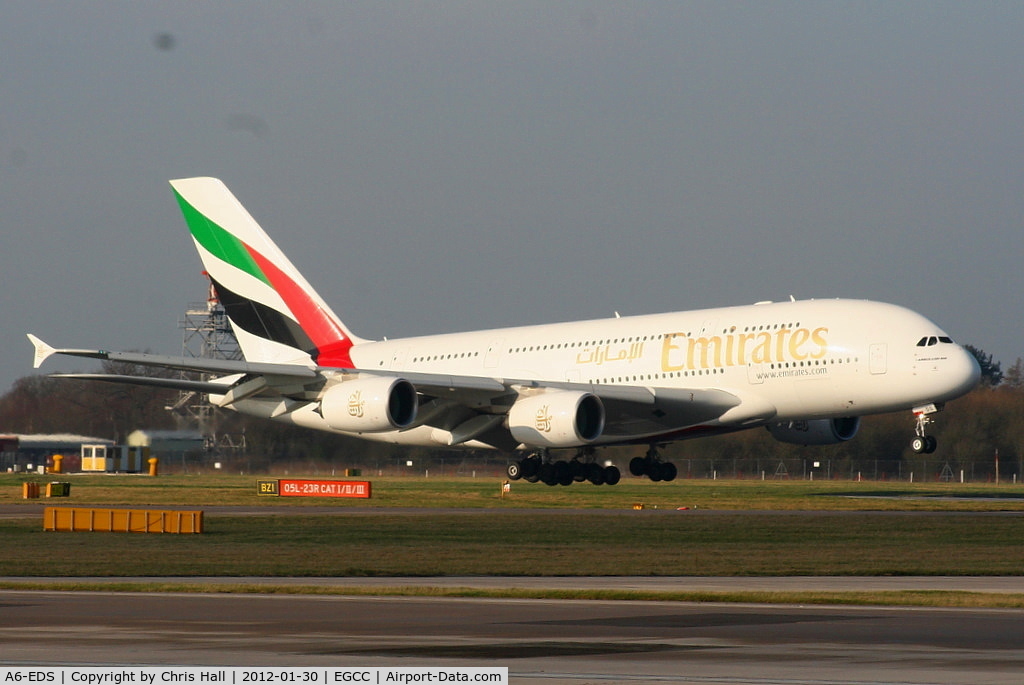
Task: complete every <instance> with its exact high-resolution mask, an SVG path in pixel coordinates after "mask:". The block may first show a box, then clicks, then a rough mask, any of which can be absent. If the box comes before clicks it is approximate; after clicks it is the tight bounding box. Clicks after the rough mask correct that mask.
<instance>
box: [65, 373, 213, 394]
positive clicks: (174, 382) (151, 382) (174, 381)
mask: <svg viewBox="0 0 1024 685" xmlns="http://www.w3.org/2000/svg"><path fill="white" fill-rule="evenodd" d="M50 378H70V379H72V380H80V381H104V382H106V383H126V384H128V385H148V386H152V387H156V388H170V389H172V390H185V391H191V392H201V393H211V394H215V395H216V394H222V393H224V392H225V390H226V388H227V387H230V386H225V385H224V384H223V383H216V382H213V381H190V380H187V379H184V378H156V377H153V376H124V375H118V374H112V373H54V374H51V375H50Z"/></svg>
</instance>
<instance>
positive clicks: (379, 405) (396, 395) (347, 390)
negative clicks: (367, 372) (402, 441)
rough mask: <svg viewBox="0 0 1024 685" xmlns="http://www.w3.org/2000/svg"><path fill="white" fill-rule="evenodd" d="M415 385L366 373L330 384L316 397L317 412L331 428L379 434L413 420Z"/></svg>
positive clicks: (417, 403) (417, 402)
mask: <svg viewBox="0 0 1024 685" xmlns="http://www.w3.org/2000/svg"><path fill="white" fill-rule="evenodd" d="M418 408H419V399H418V397H417V395H416V388H415V387H413V384H412V383H410V382H409V381H407V380H405V379H404V378H389V377H387V376H368V377H364V378H357V379H355V380H351V381H343V382H341V383H338V384H337V385H333V386H331V387H330V388H328V389H327V391H326V392H324V396H323V398H322V399H321V400H320V413H321V415H322V416H323V417H324V421H326V422H327V425H328V426H330V427H331V428H333V429H335V430H341V431H350V432H353V433H382V432H386V431H390V430H395V429H397V428H406V427H408V426H410V425H412V422H413V421H415V420H416V411H417V409H418Z"/></svg>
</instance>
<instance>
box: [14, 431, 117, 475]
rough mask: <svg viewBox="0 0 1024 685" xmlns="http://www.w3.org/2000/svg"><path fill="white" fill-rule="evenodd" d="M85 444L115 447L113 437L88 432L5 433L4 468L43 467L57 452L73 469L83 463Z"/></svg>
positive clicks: (107, 447) (70, 470)
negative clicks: (96, 435)
mask: <svg viewBox="0 0 1024 685" xmlns="http://www.w3.org/2000/svg"><path fill="white" fill-rule="evenodd" d="M85 445H92V446H100V447H102V448H104V449H110V450H112V449H113V448H114V441H113V440H105V439H103V438H94V437H90V436H87V435H74V434H70V433H55V434H50V435H21V434H12V435H2V436H0V470H3V471H15V472H17V471H38V470H39V467H44V468H51V467H52V466H53V457H54V455H57V454H59V455H62V456H63V457H64V462H63V464H62V467H63V470H64V471H68V472H72V471H78V470H80V469H81V467H82V462H81V455H82V448H83V446H85Z"/></svg>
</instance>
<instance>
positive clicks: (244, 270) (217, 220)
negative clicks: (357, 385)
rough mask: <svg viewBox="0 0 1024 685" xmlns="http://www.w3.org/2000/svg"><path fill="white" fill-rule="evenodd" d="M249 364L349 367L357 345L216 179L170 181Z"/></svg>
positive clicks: (342, 325)
mask: <svg viewBox="0 0 1024 685" xmlns="http://www.w3.org/2000/svg"><path fill="white" fill-rule="evenodd" d="M171 186H172V187H173V188H174V193H175V195H176V196H177V198H178V204H179V205H180V206H181V211H182V214H184V216H185V222H186V223H187V224H188V227H189V231H190V232H191V233H192V238H193V240H194V241H195V243H196V249H197V250H198V251H199V254H200V256H201V258H202V260H203V265H204V266H205V267H206V271H207V273H208V274H209V275H210V279H211V280H212V281H213V285H214V288H215V289H216V291H217V296H218V297H219V298H220V301H221V304H223V306H224V308H225V311H226V312H227V315H228V318H229V319H230V321H231V325H232V327H233V328H234V330H235V335H236V337H237V338H238V342H239V345H240V346H241V348H242V352H243V353H244V355H245V358H246V359H247V360H249V361H264V362H275V363H294V364H304V365H309V364H310V362H312V363H313V364H315V365H317V366H322V367H334V368H347V369H350V368H353V364H352V358H351V356H350V350H351V348H352V345H353V344H354V343H356V342H360V341H359V339H358V338H356V337H355V336H353V335H352V333H351V332H350V331H349V330H348V329H347V328H346V327H345V325H344V324H342V322H341V321H340V320H339V319H338V317H337V316H336V315H335V314H334V313H333V312H332V311H331V310H330V308H329V307H328V306H327V304H326V303H325V302H324V301H323V300H322V299H321V298H320V296H319V295H317V293H316V292H315V291H314V290H313V288H312V287H311V286H310V285H309V283H307V282H306V280H305V279H304V278H303V277H302V275H301V274H300V273H299V271H298V270H297V269H296V268H295V267H294V266H293V265H292V263H291V262H290V261H289V260H288V258H287V257H285V255H284V253H282V252H281V250H280V249H278V247H277V245H275V244H274V242H273V241H272V240H271V239H270V238H269V236H267V234H266V233H265V232H264V231H263V229H262V228H260V226H259V224H257V223H256V221H255V220H254V219H253V218H252V216H250V214H249V213H248V212H247V211H246V210H245V208H244V207H243V206H242V204H241V203H240V202H239V201H238V200H237V199H236V198H235V196H234V195H233V194H232V193H231V191H230V190H228V189H227V186H225V185H224V184H223V183H221V182H220V181H219V180H217V179H215V178H189V179H182V180H177V181H171Z"/></svg>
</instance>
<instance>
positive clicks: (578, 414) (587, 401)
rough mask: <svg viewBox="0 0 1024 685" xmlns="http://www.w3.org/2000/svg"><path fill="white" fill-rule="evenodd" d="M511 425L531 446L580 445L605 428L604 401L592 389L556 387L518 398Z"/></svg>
mask: <svg viewBox="0 0 1024 685" xmlns="http://www.w3.org/2000/svg"><path fill="white" fill-rule="evenodd" d="M508 428H509V431H511V433H512V437H514V438H515V439H516V440H518V441H519V442H521V443H523V444H524V445H529V446H530V447H578V446H581V445H587V444H590V443H592V442H594V441H595V440H597V439H598V438H599V437H601V433H602V431H604V405H603V404H602V403H601V400H600V398H598V397H597V395H592V394H590V393H589V392H575V391H571V390H554V391H548V392H545V393H542V394H540V395H534V396H532V397H523V398H520V399H518V400H516V403H515V404H513V405H512V408H511V409H510V410H509V412H508Z"/></svg>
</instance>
